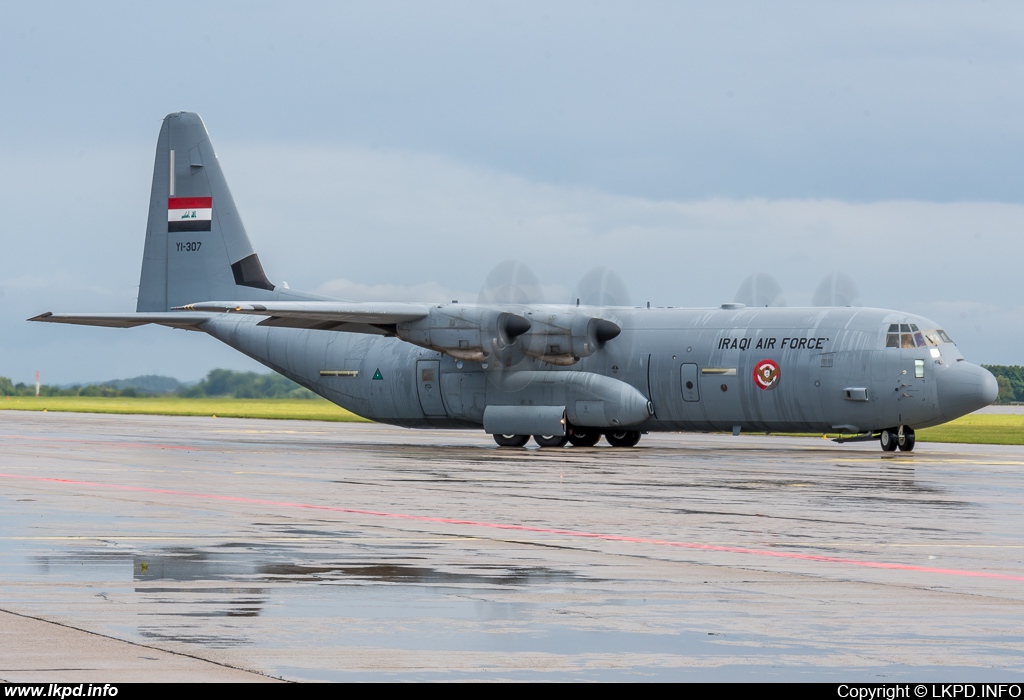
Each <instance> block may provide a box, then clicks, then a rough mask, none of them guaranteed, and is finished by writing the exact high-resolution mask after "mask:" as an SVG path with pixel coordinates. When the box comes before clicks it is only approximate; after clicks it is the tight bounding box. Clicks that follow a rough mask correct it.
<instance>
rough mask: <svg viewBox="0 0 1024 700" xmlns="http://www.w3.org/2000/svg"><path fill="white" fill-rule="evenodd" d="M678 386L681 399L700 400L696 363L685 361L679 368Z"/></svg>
mask: <svg viewBox="0 0 1024 700" xmlns="http://www.w3.org/2000/svg"><path fill="white" fill-rule="evenodd" d="M679 386H680V388H681V389H682V391H683V401H700V382H698V381H697V365H696V364H694V363H692V362H687V363H686V364H684V365H683V366H682V367H680V369H679Z"/></svg>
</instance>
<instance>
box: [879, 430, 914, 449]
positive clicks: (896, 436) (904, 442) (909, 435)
mask: <svg viewBox="0 0 1024 700" xmlns="http://www.w3.org/2000/svg"><path fill="white" fill-rule="evenodd" d="M915 442H917V440H916V438H915V437H914V429H913V428H908V427H907V426H905V425H901V426H900V427H898V428H886V429H884V430H882V432H881V433H879V435H878V444H879V445H881V446H882V451H883V452H895V451H896V448H899V449H900V450H902V451H903V452H912V451H913V449H914V443H915Z"/></svg>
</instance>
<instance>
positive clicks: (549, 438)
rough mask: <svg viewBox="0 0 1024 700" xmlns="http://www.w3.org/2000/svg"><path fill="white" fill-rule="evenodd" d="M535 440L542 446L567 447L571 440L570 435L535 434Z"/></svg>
mask: <svg viewBox="0 0 1024 700" xmlns="http://www.w3.org/2000/svg"><path fill="white" fill-rule="evenodd" d="M533 441H534V442H535V443H537V444H538V445H540V446H541V447H565V443H567V442H569V436H568V435H534V436H533Z"/></svg>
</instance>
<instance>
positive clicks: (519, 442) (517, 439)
mask: <svg viewBox="0 0 1024 700" xmlns="http://www.w3.org/2000/svg"><path fill="white" fill-rule="evenodd" d="M529 439H530V436H529V435H497V434H496V435H495V436H494V441H495V442H496V443H498V447H522V446H523V445H525V444H526V442H527V441H528V440H529Z"/></svg>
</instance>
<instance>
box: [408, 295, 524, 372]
mask: <svg viewBox="0 0 1024 700" xmlns="http://www.w3.org/2000/svg"><path fill="white" fill-rule="evenodd" d="M529 330H530V322H529V321H528V320H527V319H525V318H524V317H523V316H520V315H518V314H514V313H511V312H508V311H496V310H494V309H487V308H484V307H477V306H463V305H457V304H452V305H450V306H438V307H435V308H433V309H431V310H430V315H429V316H427V317H426V318H423V319H419V320H417V321H409V322H406V323H399V324H398V325H397V326H396V333H397V335H398V337H399V338H401V339H402V340H404V341H406V342H407V343H412V344H413V345H419V346H420V347H423V348H430V349H431V350H437V351H439V352H443V353H445V354H446V355H451V356H452V357H454V358H456V359H460V360H471V361H474V362H482V361H484V360H486V359H487V358H489V357H491V356H492V355H499V356H500V355H502V354H503V353H505V351H506V349H507V348H508V347H509V346H512V345H514V344H515V342H516V339H517V338H519V336H521V335H523V334H524V333H526V332H527V331H529Z"/></svg>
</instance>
